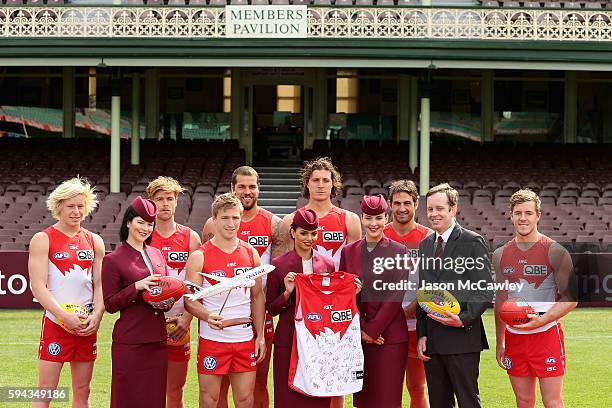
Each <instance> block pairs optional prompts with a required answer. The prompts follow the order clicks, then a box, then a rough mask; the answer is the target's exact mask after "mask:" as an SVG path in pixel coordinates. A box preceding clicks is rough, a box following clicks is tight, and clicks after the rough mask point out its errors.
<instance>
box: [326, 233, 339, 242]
mask: <svg viewBox="0 0 612 408" xmlns="http://www.w3.org/2000/svg"><path fill="white" fill-rule="evenodd" d="M323 242H344V232H343V231H323Z"/></svg>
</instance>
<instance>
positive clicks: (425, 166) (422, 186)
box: [419, 66, 435, 195]
mask: <svg viewBox="0 0 612 408" xmlns="http://www.w3.org/2000/svg"><path fill="white" fill-rule="evenodd" d="M433 69H435V66H433V68H429V69H427V71H426V72H425V77H424V78H423V82H422V84H421V154H420V162H419V190H420V194H421V195H425V194H427V191H429V153H430V146H429V143H430V132H429V126H430V116H429V113H430V112H429V109H430V95H431V73H432V70H433Z"/></svg>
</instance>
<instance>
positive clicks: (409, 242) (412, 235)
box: [383, 223, 432, 331]
mask: <svg viewBox="0 0 612 408" xmlns="http://www.w3.org/2000/svg"><path fill="white" fill-rule="evenodd" d="M431 232H432V231H431V230H430V229H429V228H427V227H425V226H423V225H421V224H415V227H414V228H413V229H412V230H410V232H408V233H407V234H405V235H399V234H398V233H397V232H395V230H394V229H393V226H392V224H391V223H389V224H387V225H385V229H384V230H383V233H384V234H385V236H386V237H387V238H389V239H390V240H392V241H395V242H399V243H400V244H404V245H405V246H406V248H408V253H409V254H410V257H411V258H413V259H414V261H415V264H414V265H416V262H418V258H419V244H420V243H421V241H422V240H423V239H424V238H425V237H426V236H428V235H429V234H430V233H431ZM414 272H415V273H412V270H411V274H410V281H411V282H414V283H415V285H418V282H419V276H418V273H416V271H414ZM414 300H416V290H408V291H406V295H405V296H404V305H403V306H408V304H409V303H410V302H412V301H414ZM406 324H407V325H408V331H413V330H416V318H412V319H406Z"/></svg>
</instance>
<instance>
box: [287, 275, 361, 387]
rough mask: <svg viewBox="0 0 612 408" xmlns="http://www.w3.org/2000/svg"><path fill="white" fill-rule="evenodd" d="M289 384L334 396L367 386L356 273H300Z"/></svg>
mask: <svg viewBox="0 0 612 408" xmlns="http://www.w3.org/2000/svg"><path fill="white" fill-rule="evenodd" d="M295 286H296V308H295V335H294V337H293V347H292V350H291V363H290V367H289V384H288V385H289V387H290V388H292V389H294V390H296V391H298V392H300V393H302V394H306V395H310V396H315V397H330V396H336V395H346V394H352V393H355V392H358V391H361V388H362V387H363V361H364V358H363V350H362V348H361V327H360V324H359V310H358V309H357V304H356V302H355V297H356V295H355V277H354V276H353V275H351V274H347V273H342V272H335V273H332V274H324V275H321V274H309V275H305V274H298V275H297V276H296V280H295Z"/></svg>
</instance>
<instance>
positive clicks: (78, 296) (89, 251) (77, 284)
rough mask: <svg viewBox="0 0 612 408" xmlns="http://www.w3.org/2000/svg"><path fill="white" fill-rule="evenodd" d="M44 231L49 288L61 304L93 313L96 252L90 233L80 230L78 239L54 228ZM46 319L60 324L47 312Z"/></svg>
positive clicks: (83, 229) (77, 235)
mask: <svg viewBox="0 0 612 408" xmlns="http://www.w3.org/2000/svg"><path fill="white" fill-rule="evenodd" d="M44 232H45V234H47V236H48V237H49V274H48V276H47V289H49V292H51V294H52V295H53V297H54V298H55V300H56V301H57V303H59V304H63V303H68V304H76V305H81V306H84V307H85V308H87V309H88V310H90V311H91V310H93V295H94V291H93V271H92V267H93V261H94V256H95V252H94V241H93V236H92V234H91V232H89V231H87V230H86V229H85V228H80V229H79V231H78V232H77V234H76V235H75V236H73V237H69V236H67V235H66V234H64V233H63V232H61V231H60V230H58V229H56V228H55V227H52V226H51V227H48V228H46V229H45V230H44ZM45 316H46V317H48V318H49V319H51V321H53V322H54V323H58V322H57V318H56V317H55V316H54V315H53V314H52V313H51V312H49V311H48V310H45ZM58 324H59V323H58Z"/></svg>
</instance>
